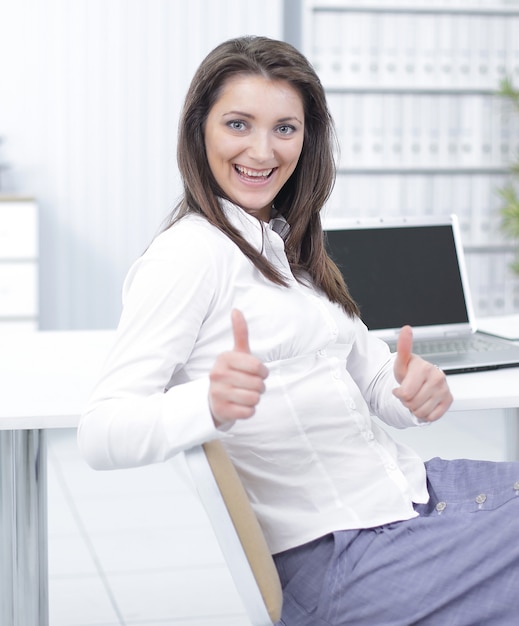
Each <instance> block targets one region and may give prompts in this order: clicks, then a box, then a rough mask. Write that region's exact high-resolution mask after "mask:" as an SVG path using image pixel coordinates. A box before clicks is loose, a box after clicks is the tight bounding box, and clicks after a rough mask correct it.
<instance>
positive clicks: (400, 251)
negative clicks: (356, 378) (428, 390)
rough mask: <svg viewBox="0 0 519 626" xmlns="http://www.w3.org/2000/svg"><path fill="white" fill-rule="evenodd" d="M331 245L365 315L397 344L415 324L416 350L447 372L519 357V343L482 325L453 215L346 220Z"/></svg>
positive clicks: (330, 235)
mask: <svg viewBox="0 0 519 626" xmlns="http://www.w3.org/2000/svg"><path fill="white" fill-rule="evenodd" d="M326 245H327V248H328V251H329V254H330V256H331V257H332V258H333V260H334V261H335V262H336V263H337V265H338V266H339V268H340V270H341V272H342V273H343V276H344V278H345V281H346V284H347V285H348V287H349V289H350V292H351V294H352V296H353V298H354V299H355V300H356V302H357V303H358V304H359V307H360V309H361V317H362V319H363V321H364V322H365V323H366V325H367V326H368V328H369V329H370V331H372V332H373V333H375V334H377V335H378V336H380V337H381V338H383V339H384V340H386V341H387V342H388V343H389V344H390V345H391V347H392V348H394V343H395V342H396V338H397V336H398V332H399V330H400V328H401V327H402V326H404V325H405V324H410V325H411V326H412V327H413V331H414V337H415V344H414V349H415V351H416V352H418V353H421V354H422V355H423V356H424V357H425V358H428V359H429V360H430V361H432V362H434V363H437V364H438V365H440V367H442V368H443V369H445V371H447V372H449V373H455V372H462V371H471V370H475V369H489V368H493V367H505V366H511V365H516V364H518V363H519V347H518V346H514V345H513V344H512V343H510V342H505V341H501V340H499V339H498V340H497V341H495V339H494V338H491V337H489V336H488V335H485V334H484V333H477V332H476V327H475V321H474V316H473V313H472V305H471V301H470V292H469V289H468V283H467V277H466V271H465V266H464V258H463V250H462V247H461V242H460V238H459V232H458V228H457V220H456V218H455V216H449V217H448V218H432V219H431V218H428V219H425V220H424V219H422V218H416V219H410V218H394V219H389V220H380V219H364V220H362V219H360V220H355V221H347V222H341V223H340V224H337V225H334V226H330V227H329V228H327V230H326ZM489 342H492V344H493V345H492V346H490V345H489ZM496 344H497V346H496ZM496 349H497V351H496Z"/></svg>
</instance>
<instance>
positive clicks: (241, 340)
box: [231, 309, 250, 354]
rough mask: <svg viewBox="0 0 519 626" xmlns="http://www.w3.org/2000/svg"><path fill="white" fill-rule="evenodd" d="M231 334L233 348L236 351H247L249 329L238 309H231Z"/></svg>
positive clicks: (248, 350)
mask: <svg viewBox="0 0 519 626" xmlns="http://www.w3.org/2000/svg"><path fill="white" fill-rule="evenodd" d="M231 322H232V334H233V337H234V350H236V352H247V353H249V354H250V348H249V329H248V328H247V322H246V321H245V318H244V317H243V313H242V312H241V311H239V310H238V309H233V310H232V313H231Z"/></svg>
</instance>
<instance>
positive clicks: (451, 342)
mask: <svg viewBox="0 0 519 626" xmlns="http://www.w3.org/2000/svg"><path fill="white" fill-rule="evenodd" d="M512 347H513V345H512V344H508V343H507V342H500V341H494V340H493V339H492V337H488V338H487V337H481V336H471V337H452V338H448V339H446V338H443V339H438V340H434V339H433V340H429V341H415V342H414V343H413V352H415V353H416V354H419V355H421V356H426V355H431V354H460V353H465V352H468V351H476V352H489V351H490V350H496V349H500V350H504V349H506V348H512Z"/></svg>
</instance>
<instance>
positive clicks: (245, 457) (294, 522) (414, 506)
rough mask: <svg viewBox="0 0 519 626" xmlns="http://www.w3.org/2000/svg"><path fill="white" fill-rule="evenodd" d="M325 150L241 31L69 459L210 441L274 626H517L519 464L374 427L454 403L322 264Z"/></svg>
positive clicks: (134, 274) (193, 101)
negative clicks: (227, 464) (445, 455)
mask: <svg viewBox="0 0 519 626" xmlns="http://www.w3.org/2000/svg"><path fill="white" fill-rule="evenodd" d="M333 149H334V144H333V123H332V119H331V117H330V114H329V112H328V108H327V104H326V98H325V95H324V91H323V88H322V85H321V83H320V81H319V79H318V77H317V75H316V74H315V72H314V70H313V68H312V67H311V65H310V64H309V63H308V61H307V60H306V58H305V57H304V56H303V55H301V54H300V53H299V52H298V51H297V50H295V49H294V48H293V47H292V46H290V45H288V44H286V43H284V42H281V41H273V40H270V39H266V38H264V37H243V38H239V39H235V40H230V41H228V42H225V43H223V44H221V45H220V46H218V47H217V48H216V49H215V50H213V51H212V52H211V53H210V54H209V55H208V56H207V57H206V59H204V61H203V62H202V64H201V66H200V67H199V69H198V70H197V72H196V74H195V76H194V78H193V81H192V83H191V86H190V88H189V91H188V94H187V97H186V101H185V106H184V110H183V113H182V116H181V119H180V127H179V142H178V163H179V169H180V173H181V175H182V179H183V184H184V194H183V197H182V199H181V201H180V203H179V205H178V206H177V207H176V209H175V211H174V212H173V213H172V215H171V219H170V222H169V224H168V226H167V227H166V228H165V230H164V231H163V232H162V233H161V234H160V235H158V237H156V238H155V240H154V241H153V242H152V244H151V245H150V246H149V248H148V249H147V250H146V252H145V253H144V254H143V255H142V257H141V258H139V259H138V260H137V261H136V262H135V263H134V265H133V266H132V267H131V268H130V270H129V272H128V275H127V279H126V282H125V284H124V294H123V295H124V308H123V313H122V316H121V320H120V324H119V327H118V330H117V335H116V341H115V345H114V347H113V350H112V352H111V354H110V355H109V357H108V359H107V361H106V363H105V367H104V372H103V375H102V377H101V380H100V381H99V383H98V385H97V386H96V388H95V390H94V392H93V395H92V398H91V400H90V403H89V405H88V406H87V408H86V410H85V413H84V415H83V416H82V418H81V422H80V426H79V434H78V437H79V445H80V449H81V451H82V453H83V455H84V456H85V457H86V459H87V460H88V461H89V462H90V463H91V464H92V465H93V466H94V467H96V468H99V469H110V468H121V467H129V466H136V465H142V464H146V463H154V462H158V461H163V460H165V459H168V458H170V457H171V456H173V455H174V454H177V453H178V452H180V451H182V450H186V449H188V448H190V447H192V446H195V445H198V444H200V443H203V442H206V441H209V440H212V439H221V441H222V445H223V446H224V448H225V450H226V451H227V453H228V455H229V457H230V459H231V461H232V463H233V465H234V467H235V468H236V471H237V473H238V475H239V476H240V478H241V480H242V482H243V485H244V487H245V490H246V492H247V495H248V497H249V500H250V502H251V504H252V506H253V508H254V511H255V513H256V515H257V518H258V521H259V522H260V524H261V527H262V530H263V532H264V535H265V539H266V541H267V543H268V546H269V549H270V551H271V553H272V554H273V555H274V558H275V562H276V566H277V568H278V571H279V574H280V579H281V582H282V585H283V599H284V606H283V614H282V618H281V622H280V625H281V624H282V625H284V626H318V625H321V624H322V625H324V624H327V625H333V626H347V625H349V624H355V625H356V626H373V624H379V625H380V626H382V625H383V626H408V625H409V624H422V625H423V626H426V625H431V624H433V625H436V624H453V623H456V626H469V625H471V624H475V623H478V624H479V623H485V624H496V625H497V624H503V625H505V624H506V625H508V624H511V623H514V621H516V618H517V610H518V609H519V604H518V596H517V589H518V588H519V542H517V536H518V534H519V515H518V513H519V510H518V508H517V507H518V506H519V498H517V497H516V495H515V494H516V490H515V488H514V484H515V481H517V480H518V478H519V464H505V463H503V464H499V465H492V464H484V463H478V462H470V461H460V462H443V461H441V460H438V459H436V460H433V461H432V462H429V463H428V464H427V465H424V463H423V462H422V460H421V459H420V457H419V456H418V455H417V454H416V453H415V452H414V451H413V450H411V449H410V448H408V447H407V446H405V445H402V444H400V443H397V442H395V441H393V440H392V438H391V437H390V436H389V434H388V433H387V432H386V430H384V429H382V428H381V427H379V425H378V424H377V421H376V420H374V419H373V415H377V417H378V418H380V419H382V420H383V421H384V422H386V423H387V424H389V425H392V426H395V427H398V428H403V427H406V426H417V425H420V424H423V423H425V422H432V421H435V420H437V419H439V418H440V417H441V416H442V415H443V414H444V413H445V412H446V411H447V409H448V408H449V406H450V404H451V402H452V395H451V393H450V390H449V387H448V384H447V381H446V378H445V375H444V374H443V372H441V371H440V370H438V369H437V368H435V367H434V366H433V365H432V364H431V363H428V362H426V361H424V360H423V359H421V358H420V357H419V356H417V355H415V354H413V352H412V344H413V339H412V331H411V328H410V327H409V326H407V327H404V328H403V329H402V330H401V332H400V336H399V339H398V345H397V350H396V353H395V354H391V353H390V351H389V348H388V346H387V345H386V344H384V343H383V342H382V341H381V340H379V339H377V338H376V337H375V336H374V335H373V334H371V333H369V332H368V329H367V328H366V326H365V324H364V323H363V322H362V321H361V319H360V318H359V311H358V309H357V307H356V305H355V303H354V302H353V301H352V299H351V297H350V295H349V293H348V290H347V288H346V285H345V284H344V281H343V279H342V277H341V274H340V273H339V271H338V269H337V267H336V266H335V265H334V264H333V262H332V261H331V260H330V259H329V258H328V256H327V254H326V251H325V246H324V235H323V230H322V226H321V219H320V214H321V210H322V208H323V206H324V204H325V202H326V200H327V198H328V196H329V194H330V191H331V189H332V187H333V183H334V175H335V166H334V162H333V152H334V150H333ZM397 252H398V251H395V253H397ZM478 494H480V496H478ZM476 496H478V497H477V498H476ZM475 545H477V546H478V549H477V550H474V546H475ZM481 563H484V567H480V565H481ZM381 589H383V590H384V593H381V591H380V590H381ZM481 607H485V614H484V616H483V615H481V613H480V610H481Z"/></svg>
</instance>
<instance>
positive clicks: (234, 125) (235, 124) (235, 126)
mask: <svg viewBox="0 0 519 626" xmlns="http://www.w3.org/2000/svg"><path fill="white" fill-rule="evenodd" d="M229 127H230V128H232V129H233V130H243V129H244V128H245V122H241V121H240V120H232V122H229Z"/></svg>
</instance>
